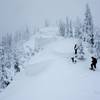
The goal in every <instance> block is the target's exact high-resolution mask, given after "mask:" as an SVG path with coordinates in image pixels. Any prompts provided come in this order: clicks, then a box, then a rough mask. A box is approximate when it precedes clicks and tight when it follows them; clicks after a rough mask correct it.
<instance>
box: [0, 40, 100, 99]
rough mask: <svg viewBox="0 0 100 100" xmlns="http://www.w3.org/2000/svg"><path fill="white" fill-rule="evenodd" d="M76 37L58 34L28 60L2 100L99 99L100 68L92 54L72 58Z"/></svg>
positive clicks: (0, 95)
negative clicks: (93, 67)
mask: <svg viewBox="0 0 100 100" xmlns="http://www.w3.org/2000/svg"><path fill="white" fill-rule="evenodd" d="M74 43H75V40H73V39H63V38H59V39H57V40H56V41H53V43H49V45H47V46H45V48H44V49H43V50H42V51H40V52H39V53H38V54H37V55H35V56H33V57H32V58H31V60H30V61H29V62H27V63H26V64H25V69H24V70H23V71H22V72H21V73H19V74H18V75H17V76H16V78H15V80H14V81H13V82H12V83H11V84H10V85H9V86H8V87H7V89H6V90H5V91H4V92H2V93H1V94H0V100H99V99H100V86H99V85H100V78H99V76H100V68H99V65H100V64H99V63H98V65H97V70H96V71H95V72H93V71H90V70H89V67H90V60H91V59H90V58H89V59H88V57H87V58H86V60H84V61H78V62H77V63H76V64H73V63H72V62H71V59H70V58H71V57H72V55H73V46H74Z"/></svg>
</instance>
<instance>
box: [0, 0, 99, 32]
mask: <svg viewBox="0 0 100 100" xmlns="http://www.w3.org/2000/svg"><path fill="white" fill-rule="evenodd" d="M86 3H89V6H90V8H91V12H92V15H93V18H94V21H95V23H96V24H97V25H100V20H99V18H100V13H99V12H100V11H99V10H100V0H0V32H14V31H16V30H18V29H21V28H23V27H25V26H26V25H28V26H29V27H33V26H34V25H42V24H43V22H44V20H45V19H48V20H50V21H51V23H55V22H56V20H58V19H60V18H62V19H64V18H65V16H69V17H70V18H72V19H73V20H75V18H76V17H78V16H79V17H80V18H82V16H83V15H84V12H85V5H86Z"/></svg>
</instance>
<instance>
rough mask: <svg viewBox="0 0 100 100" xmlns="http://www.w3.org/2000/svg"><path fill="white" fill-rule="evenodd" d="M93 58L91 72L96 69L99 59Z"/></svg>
mask: <svg viewBox="0 0 100 100" xmlns="http://www.w3.org/2000/svg"><path fill="white" fill-rule="evenodd" d="M91 58H92V63H91V68H90V69H91V70H95V69H96V64H97V58H95V57H91Z"/></svg>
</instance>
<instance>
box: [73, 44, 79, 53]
mask: <svg viewBox="0 0 100 100" xmlns="http://www.w3.org/2000/svg"><path fill="white" fill-rule="evenodd" d="M77 49H78V47H77V44H75V46H74V51H75V55H77Z"/></svg>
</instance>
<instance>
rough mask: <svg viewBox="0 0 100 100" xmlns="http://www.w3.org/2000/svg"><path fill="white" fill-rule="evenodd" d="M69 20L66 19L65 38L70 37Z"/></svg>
mask: <svg viewBox="0 0 100 100" xmlns="http://www.w3.org/2000/svg"><path fill="white" fill-rule="evenodd" d="M69 31H70V30H69V19H68V17H66V24H65V37H68V36H69Z"/></svg>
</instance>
